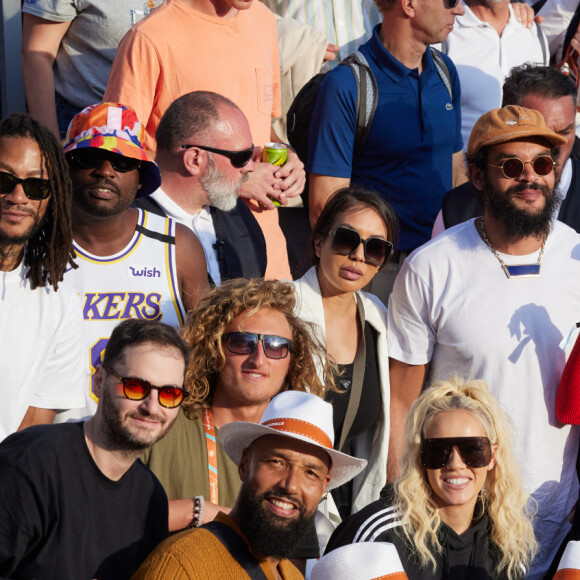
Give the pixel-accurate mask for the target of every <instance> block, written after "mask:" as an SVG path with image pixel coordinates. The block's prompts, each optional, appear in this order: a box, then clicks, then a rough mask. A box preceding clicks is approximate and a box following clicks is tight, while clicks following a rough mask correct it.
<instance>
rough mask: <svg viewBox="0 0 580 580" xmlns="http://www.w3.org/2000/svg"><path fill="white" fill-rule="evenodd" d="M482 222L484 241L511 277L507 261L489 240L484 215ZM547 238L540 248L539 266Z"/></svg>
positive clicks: (506, 273)
mask: <svg viewBox="0 0 580 580" xmlns="http://www.w3.org/2000/svg"><path fill="white" fill-rule="evenodd" d="M480 223H481V236H482V237H483V241H484V242H485V243H486V244H487V246H488V248H489V249H490V250H491V252H492V254H493V255H494V256H495V257H496V258H497V261H498V262H499V263H500V264H501V268H502V270H503V271H504V273H505V275H506V276H507V277H508V278H511V274H510V271H509V270H508V266H506V263H505V262H504V261H503V260H502V259H501V256H500V255H499V253H498V251H497V250H496V249H495V248H494V247H493V246H492V245H491V242H490V241H489V238H488V237H487V233H486V231H485V224H484V221H483V217H481V218H480ZM546 238H547V236H545V237H544V241H543V242H542V247H541V248H540V254H539V255H538V262H537V264H538V266H540V265H541V262H542V256H543V255H544V247H545V246H546Z"/></svg>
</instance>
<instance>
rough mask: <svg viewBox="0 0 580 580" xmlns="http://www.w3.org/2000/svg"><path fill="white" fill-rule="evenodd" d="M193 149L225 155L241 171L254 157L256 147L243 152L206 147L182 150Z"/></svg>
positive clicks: (200, 146)
mask: <svg viewBox="0 0 580 580" xmlns="http://www.w3.org/2000/svg"><path fill="white" fill-rule="evenodd" d="M192 147H197V148H198V149H203V150H204V151H209V152H210V153H217V154H218V155H223V156H224V157H227V158H228V159H229V160H230V162H231V164H232V165H233V166H234V167H236V168H237V169H240V168H242V167H245V166H246V165H247V164H248V163H249V162H250V160H251V159H252V156H253V155H254V146H253V145H252V146H251V147H250V148H249V149H243V150H242V151H228V150H227V149H216V148H215V147H206V146H205V145H182V146H181V148H182V149H191V148H192Z"/></svg>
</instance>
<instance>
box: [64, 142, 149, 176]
mask: <svg viewBox="0 0 580 580" xmlns="http://www.w3.org/2000/svg"><path fill="white" fill-rule="evenodd" d="M66 158H67V160H68V162H69V165H71V166H72V167H74V168H76V169H96V168H97V167H100V166H101V165H102V164H103V162H104V161H108V162H109V163H110V164H111V167H112V168H113V169H114V170H115V171H118V172H119V173H128V172H129V171H133V170H135V169H139V167H141V161H140V160H139V159H134V158H133V157H125V156H124V155H119V154H118V153H113V152H112V151H107V150H106V149H99V148H98V147H85V148H83V149H76V150H75V151H72V152H71V153H68V154H67V156H66Z"/></svg>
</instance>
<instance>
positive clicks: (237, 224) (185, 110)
mask: <svg viewBox="0 0 580 580" xmlns="http://www.w3.org/2000/svg"><path fill="white" fill-rule="evenodd" d="M155 138H156V140H157V154H156V157H155V161H156V162H157V164H158V165H159V169H160V170H161V176H162V178H163V187H160V188H159V189H157V191H155V192H153V193H152V194H151V195H149V196H147V197H145V198H140V199H138V200H137V201H136V202H135V206H136V207H140V208H143V209H145V210H147V211H150V212H152V213H157V214H159V215H163V216H168V217H170V218H171V219H173V220H175V221H176V222H178V223H180V224H183V225H184V226H186V227H188V228H189V229H191V230H192V231H193V233H194V234H195V235H196V236H197V237H198V238H199V240H200V242H201V245H202V247H203V251H204V253H205V260H206V262H207V268H208V273H209V275H210V276H211V279H212V280H213V282H214V283H215V284H216V285H218V286H219V285H220V284H221V281H222V280H227V279H231V278H256V277H263V276H264V274H265V272H266V265H267V257H266V242H265V240H264V235H263V234H262V230H261V228H260V226H259V224H258V222H257V221H256V218H255V217H254V215H253V214H252V212H251V211H250V209H249V208H248V206H247V205H246V204H245V203H244V202H243V201H242V200H241V199H240V198H239V194H240V189H241V186H242V184H243V183H245V182H246V181H247V180H248V176H249V174H250V173H251V172H252V171H254V162H253V161H252V152H253V148H254V145H253V143H252V135H251V133H250V126H249V124H248V121H247V119H246V117H245V116H244V114H243V113H242V111H241V110H240V109H239V107H238V106H237V105H235V104H234V103H233V102H232V101H230V100H229V99H227V98H226V97H223V96H222V95H218V94H217V93H212V92H209V91H195V92H193V93H188V94H186V95H183V96H182V97H179V98H178V99H176V100H175V101H174V102H173V103H172V104H171V105H170V107H169V108H168V109H167V111H165V113H164V115H163V117H162V118H161V121H160V123H159V127H158V128H157V132H156V134H155Z"/></svg>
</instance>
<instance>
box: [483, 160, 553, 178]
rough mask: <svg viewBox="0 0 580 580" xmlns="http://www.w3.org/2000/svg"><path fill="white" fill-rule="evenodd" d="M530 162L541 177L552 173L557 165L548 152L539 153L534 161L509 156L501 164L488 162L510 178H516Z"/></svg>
mask: <svg viewBox="0 0 580 580" xmlns="http://www.w3.org/2000/svg"><path fill="white" fill-rule="evenodd" d="M528 163H529V164H530V165H531V166H532V168H533V170H534V173H535V174H536V175H539V176H540V177H543V176H545V175H548V174H550V173H552V171H553V170H554V165H556V162H555V161H554V160H553V159H552V158H551V157H550V156H549V155H546V154H544V155H538V156H537V157H536V158H535V159H534V160H533V161H523V160H522V159H520V158H519V157H509V158H508V159H504V160H503V161H502V163H501V165H494V164H493V163H488V165H489V166H490V167H499V168H500V169H501V170H502V173H503V174H504V175H505V176H506V177H507V178H508V179H516V177H519V176H520V175H521V174H522V173H523V172H524V169H525V167H526V165H527V164H528Z"/></svg>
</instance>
